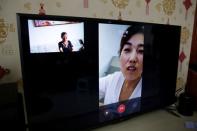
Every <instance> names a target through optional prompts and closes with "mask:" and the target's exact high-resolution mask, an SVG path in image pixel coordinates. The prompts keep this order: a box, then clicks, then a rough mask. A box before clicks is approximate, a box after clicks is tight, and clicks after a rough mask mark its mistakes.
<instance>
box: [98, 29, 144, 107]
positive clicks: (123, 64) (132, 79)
mask: <svg viewBox="0 0 197 131" xmlns="http://www.w3.org/2000/svg"><path fill="white" fill-rule="evenodd" d="M143 51H144V27H143V26H130V27H128V28H127V30H126V31H125V32H124V34H123V36H122V38H121V43H120V50H119V57H120V69H121V71H119V72H115V73H113V74H109V75H107V76H105V77H102V78H100V79H99V100H101V99H104V105H107V104H112V103H116V102H120V101H125V100H128V99H133V98H139V97H141V89H142V71H143Z"/></svg>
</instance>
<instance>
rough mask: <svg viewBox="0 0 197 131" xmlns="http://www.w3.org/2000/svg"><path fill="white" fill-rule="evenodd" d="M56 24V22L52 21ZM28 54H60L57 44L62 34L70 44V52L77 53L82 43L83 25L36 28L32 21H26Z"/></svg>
mask: <svg viewBox="0 0 197 131" xmlns="http://www.w3.org/2000/svg"><path fill="white" fill-rule="evenodd" d="M54 23H58V21H54ZM28 28H29V41H30V53H47V52H60V48H59V45H58V43H59V42H61V41H62V36H61V34H62V32H66V34H67V39H68V41H70V42H71V43H72V51H73V52H75V51H79V50H80V49H81V47H82V46H83V45H82V44H83V42H84V23H83V22H70V23H69V22H65V23H64V24H54V25H50V26H40V27H36V26H35V22H34V20H28Z"/></svg>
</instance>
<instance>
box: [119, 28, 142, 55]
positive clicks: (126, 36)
mask: <svg viewBox="0 0 197 131" xmlns="http://www.w3.org/2000/svg"><path fill="white" fill-rule="evenodd" d="M138 33H140V34H144V26H142V25H131V26H129V27H128V28H127V29H126V30H125V32H124V33H123V35H122V39H121V42H120V50H119V52H118V53H119V56H120V54H121V51H122V49H123V47H124V45H125V44H126V43H127V41H128V40H129V39H130V38H131V37H132V36H133V35H135V34H138Z"/></svg>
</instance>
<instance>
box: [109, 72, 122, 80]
mask: <svg viewBox="0 0 197 131" xmlns="http://www.w3.org/2000/svg"><path fill="white" fill-rule="evenodd" d="M108 77H110V78H112V79H118V78H120V77H122V72H121V71H116V72H114V73H111V74H109V75H108Z"/></svg>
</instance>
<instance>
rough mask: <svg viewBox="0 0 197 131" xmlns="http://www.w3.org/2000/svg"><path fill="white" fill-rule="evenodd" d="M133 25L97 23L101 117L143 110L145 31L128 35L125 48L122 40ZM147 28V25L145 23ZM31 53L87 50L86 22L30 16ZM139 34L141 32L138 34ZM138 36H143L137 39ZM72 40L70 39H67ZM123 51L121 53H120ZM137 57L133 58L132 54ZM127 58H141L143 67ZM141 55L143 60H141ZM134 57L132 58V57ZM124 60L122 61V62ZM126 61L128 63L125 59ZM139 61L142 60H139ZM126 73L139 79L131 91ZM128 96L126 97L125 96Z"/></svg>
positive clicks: (108, 117)
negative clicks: (127, 84)
mask: <svg viewBox="0 0 197 131" xmlns="http://www.w3.org/2000/svg"><path fill="white" fill-rule="evenodd" d="M131 26H132V25H123V24H109V23H98V24H97V30H98V33H95V34H98V36H97V37H98V43H94V44H98V47H99V48H98V56H99V58H98V59H99V60H98V64H99V65H98V68H99V71H98V74H99V77H98V79H99V80H98V81H99V89H98V91H99V93H98V95H99V96H98V98H99V100H98V106H99V121H100V122H104V121H108V120H113V119H118V118H120V117H123V116H126V115H129V114H133V113H136V112H140V109H141V92H142V91H141V90H142V71H143V50H144V49H143V44H144V36H143V34H142V33H138V35H133V36H129V38H128V39H127V40H126V43H124V46H123V48H122V51H120V44H121V39H122V37H124V36H125V33H126V35H127V33H128V31H127V29H128V28H129V27H131ZM142 28H144V27H142ZM28 29H29V43H30V45H29V46H30V53H32V54H36V53H68V52H66V51H65V50H64V49H63V48H72V49H71V50H70V49H69V51H70V52H69V53H73V52H74V53H76V52H80V51H81V50H84V51H86V45H85V44H91V43H87V41H86V38H85V37H88V36H87V35H85V22H78V21H74V22H73V21H51V20H28ZM139 34H140V35H139ZM138 37H139V39H140V40H136V41H135V39H137V38H138ZM68 41H69V42H68ZM119 53H120V54H119ZM132 57H134V58H132ZM128 59H134V61H135V62H139V61H140V60H141V63H140V64H141V67H139V66H137V64H136V63H135V62H134V64H133V63H127V62H126V61H128ZM139 59H140V60H139ZM131 61H132V60H131ZM121 62H122V63H121ZM125 62H126V63H125ZM138 65H139V63H138ZM127 74H130V76H128V77H131V78H132V80H135V81H136V84H135V85H136V87H135V88H134V90H133V91H130V94H129V96H128V94H126V95H125V94H124V90H123V87H126V86H125V85H126V80H125V77H127ZM125 96H126V97H125Z"/></svg>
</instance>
